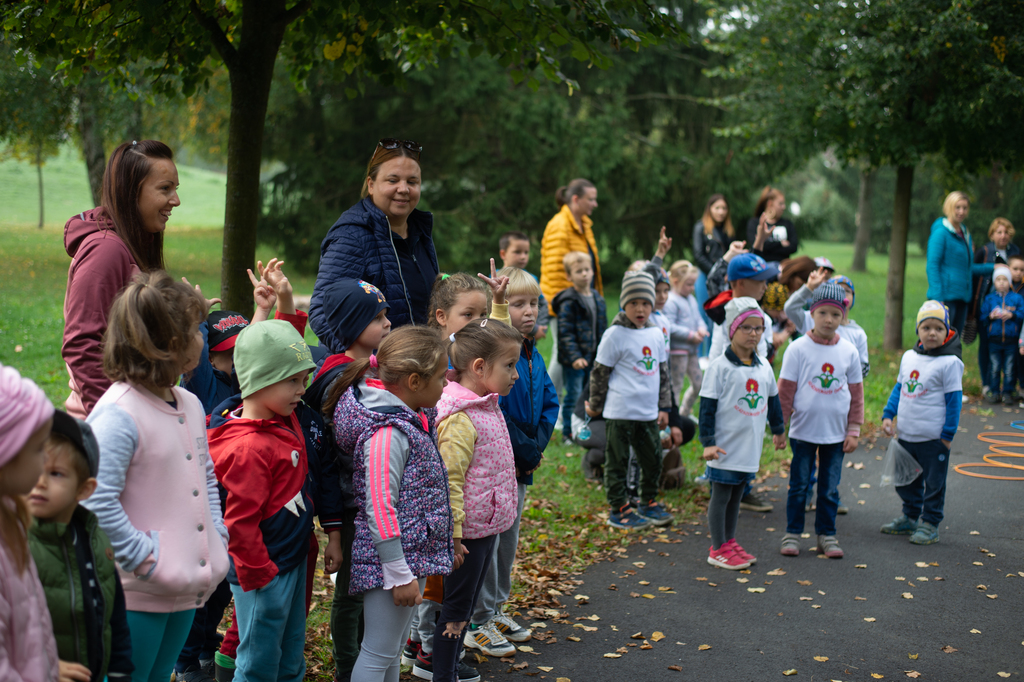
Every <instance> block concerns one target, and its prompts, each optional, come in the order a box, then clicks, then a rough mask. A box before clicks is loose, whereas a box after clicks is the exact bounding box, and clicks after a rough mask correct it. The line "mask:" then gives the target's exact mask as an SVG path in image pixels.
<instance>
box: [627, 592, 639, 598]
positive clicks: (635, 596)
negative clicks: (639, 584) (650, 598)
mask: <svg viewBox="0 0 1024 682" xmlns="http://www.w3.org/2000/svg"><path fill="white" fill-rule="evenodd" d="M629 596H630V597H632V598H633V599H636V598H637V597H639V596H640V593H639V592H630V593H629Z"/></svg>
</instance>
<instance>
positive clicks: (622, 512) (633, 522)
mask: <svg viewBox="0 0 1024 682" xmlns="http://www.w3.org/2000/svg"><path fill="white" fill-rule="evenodd" d="M608 525H609V526H614V527H616V528H622V529H625V530H641V529H643V528H647V527H648V526H650V525H651V522H650V521H649V520H647V519H645V518H644V517H642V516H640V515H639V514H637V513H636V512H635V511H633V508H632V507H630V506H629V505H628V504H627V505H623V507H622V508H621V509H616V510H614V511H612V513H611V514H609V515H608Z"/></svg>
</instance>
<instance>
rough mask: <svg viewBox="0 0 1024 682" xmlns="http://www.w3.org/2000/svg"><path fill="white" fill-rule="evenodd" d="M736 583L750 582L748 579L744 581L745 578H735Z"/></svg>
mask: <svg viewBox="0 0 1024 682" xmlns="http://www.w3.org/2000/svg"><path fill="white" fill-rule="evenodd" d="M736 582H738V583H749V582H750V581H749V580H748V579H746V578H736Z"/></svg>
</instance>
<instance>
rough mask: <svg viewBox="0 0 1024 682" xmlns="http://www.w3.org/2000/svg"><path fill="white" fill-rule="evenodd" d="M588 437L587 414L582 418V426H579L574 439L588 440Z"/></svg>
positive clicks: (588, 423) (588, 420) (589, 432)
mask: <svg viewBox="0 0 1024 682" xmlns="http://www.w3.org/2000/svg"><path fill="white" fill-rule="evenodd" d="M590 436H591V431H590V415H589V414H588V415H587V416H586V417H584V418H583V426H581V427H580V430H579V431H578V432H577V433H576V438H577V440H590Z"/></svg>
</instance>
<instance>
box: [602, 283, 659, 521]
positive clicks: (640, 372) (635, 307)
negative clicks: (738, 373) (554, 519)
mask: <svg viewBox="0 0 1024 682" xmlns="http://www.w3.org/2000/svg"><path fill="white" fill-rule="evenodd" d="M654 297H655V294H654V279H653V278H652V277H651V276H650V275H649V274H648V273H646V272H627V273H626V274H625V275H624V276H623V278H622V294H621V295H620V297H619V302H620V303H621V304H622V308H623V310H622V312H620V313H619V314H618V315H616V316H615V319H614V320H612V324H611V326H610V327H608V330H607V331H606V332H605V333H604V336H602V337H601V342H600V343H599V344H598V346H597V355H596V357H595V358H594V368H593V370H592V371H591V374H590V400H589V401H588V402H587V404H586V410H587V414H589V415H590V416H591V417H598V416H602V414H603V416H604V420H605V433H606V436H607V442H608V444H607V453H606V458H605V467H604V481H605V489H606V490H607V495H608V502H609V504H611V507H612V509H611V514H610V515H609V518H608V523H609V524H610V525H612V526H615V527H616V528H625V529H637V528H646V527H647V526H650V525H659V526H664V525H668V524H671V523H672V521H673V518H672V515H671V514H669V513H668V512H667V511H665V510H664V509H663V508H662V507H661V505H659V504H658V503H657V501H656V500H655V497H656V496H657V494H658V481H659V478H660V476H661V438H660V436H659V435H658V432H659V430H660V429H663V428H665V427H666V426H667V425H668V411H669V409H671V405H672V401H671V393H670V391H671V379H670V377H669V367H668V353H667V352H666V350H665V337H664V335H663V333H662V331H661V329H660V328H658V327H656V326H655V325H654V324H653V323H652V322H651V313H652V312H653V310H654ZM631 445H632V446H633V448H634V450H635V451H636V456H637V460H638V461H639V463H640V504H639V507H638V509H637V510H636V511H634V510H633V508H632V507H631V505H630V502H629V495H628V493H627V490H626V469H627V464H628V462H629V448H630V446H631Z"/></svg>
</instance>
